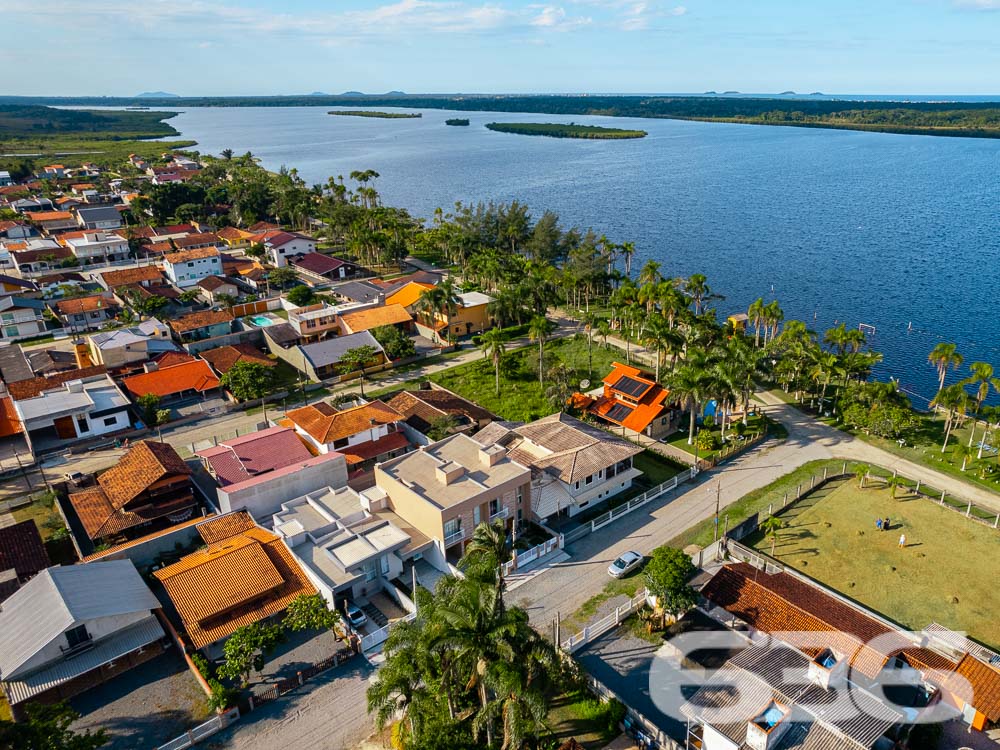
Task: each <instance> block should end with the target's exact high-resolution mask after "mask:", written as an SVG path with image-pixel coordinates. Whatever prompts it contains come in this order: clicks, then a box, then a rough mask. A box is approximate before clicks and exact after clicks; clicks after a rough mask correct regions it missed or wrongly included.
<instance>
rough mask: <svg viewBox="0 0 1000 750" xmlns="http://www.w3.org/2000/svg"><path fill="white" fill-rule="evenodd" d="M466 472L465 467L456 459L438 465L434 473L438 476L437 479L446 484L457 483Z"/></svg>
mask: <svg viewBox="0 0 1000 750" xmlns="http://www.w3.org/2000/svg"><path fill="white" fill-rule="evenodd" d="M464 474H465V467H464V466H462V465H461V464H457V463H455V462H454V461H449V462H448V463H446V464H442V465H441V466H437V467H435V469H434V475H435V476H436V477H437V480H438V481H439V482H440V483H441V484H443V485H445V486H448V485H449V484H453V483H455V482H456V481H458V480H459V479H460V478H461V477H462V476H463V475H464Z"/></svg>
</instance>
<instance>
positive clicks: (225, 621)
mask: <svg viewBox="0 0 1000 750" xmlns="http://www.w3.org/2000/svg"><path fill="white" fill-rule="evenodd" d="M198 531H199V533H201V536H202V539H204V540H205V542H206V544H208V547H206V548H205V549H203V550H200V551H198V552H195V553H193V554H191V555H188V556H187V557H184V558H182V559H181V560H179V561H178V562H176V563H174V564H173V565H169V566H167V567H165V568H162V569H160V570H157V571H156V572H155V573H154V574H153V575H155V576H156V577H157V578H158V579H159V580H160V581H161V582H162V583H163V588H164V589H165V590H166V592H167V596H169V597H170V601H171V602H173V605H174V608H175V609H176V610H177V614H178V615H180V618H181V622H182V623H183V625H184V630H185V631H186V632H187V635H188V638H190V640H191V643H192V645H193V646H194V647H195V648H197V649H205V648H209V647H211V646H213V645H214V644H218V643H219V642H220V641H223V640H224V639H225V638H228V637H229V636H230V635H232V634H233V632H235V631H236V630H237V629H239V628H241V627H243V626H244V625H250V624H251V623H254V622H259V621H260V620H264V619H266V618H268V617H271V616H273V615H277V614H280V613H281V612H283V611H284V610H285V609H286V608H287V607H288V605H289V604H290V603H291V602H292V600H293V599H295V598H296V597H298V596H300V595H302V594H306V595H310V594H315V593H316V589H315V588H314V587H313V585H312V584H311V583H309V579H308V578H306V575H305V573H304V572H303V571H302V568H301V567H299V565H298V563H296V562H295V559H294V558H293V557H292V554H291V552H289V551H288V548H287V547H286V546H285V544H284V542H282V541H281V538H280V537H278V536H276V535H274V534H272V533H271V532H269V531H266V530H265V529H262V528H260V527H259V526H257V525H256V524H255V523H254V522H253V519H252V518H251V517H250V515H249V514H248V513H246V512H242V511H241V512H237V513H230V514H227V515H225V516H219V517H218V518H213V519H211V520H208V521H205V522H204V523H201V524H199V525H198Z"/></svg>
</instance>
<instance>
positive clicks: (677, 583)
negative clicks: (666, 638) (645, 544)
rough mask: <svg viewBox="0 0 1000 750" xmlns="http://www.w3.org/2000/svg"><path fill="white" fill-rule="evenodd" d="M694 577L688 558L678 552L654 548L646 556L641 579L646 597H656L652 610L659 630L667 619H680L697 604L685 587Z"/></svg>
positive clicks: (693, 569)
mask: <svg viewBox="0 0 1000 750" xmlns="http://www.w3.org/2000/svg"><path fill="white" fill-rule="evenodd" d="M694 573H695V567H694V563H692V562H691V558H690V557H688V556H687V555H685V554H684V552H682V551H681V550H679V549H675V548H674V547H657V548H656V549H655V550H653V554H652V555H650V557H649V561H648V562H647V563H646V567H645V570H644V571H643V576H644V577H645V579H646V588H647V589H649V593H650V594H651V595H653V596H654V597H656V606H655V608H654V609H655V613H656V614H657V615H658V616H659V618H660V628H661V629H662V628H663V627H665V624H666V617H667V616H668V615H671V616H673V617H675V618H680V617H681V616H682V615H683V614H684V613H685V612H687V611H688V610H689V609H691V608H692V607H694V605H695V604H697V603H698V594H697V593H696V592H695V590H694V589H693V588H691V586H690V585H689V584H688V581H690V580H691V578H692V576H693V575H694Z"/></svg>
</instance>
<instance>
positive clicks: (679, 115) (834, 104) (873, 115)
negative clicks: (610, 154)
mask: <svg viewBox="0 0 1000 750" xmlns="http://www.w3.org/2000/svg"><path fill="white" fill-rule="evenodd" d="M4 101H8V102H18V103H35V104H37V103H40V102H44V101H47V100H45V99H35V98H29V97H6V98H4ZM59 103H60V104H75V105H84V106H85V105H88V104H91V105H95V104H101V105H129V104H140V105H145V106H149V105H153V106H166V107H180V106H214V107H293V106H294V107H302V106H306V107H308V106H325V107H330V106H360V107H370V106H372V104H373V103H377V104H379V105H380V106H383V107H413V108H418V109H447V110H457V111H464V112H476V111H478V112H531V113H537V114H558V115H603V116H609V117H652V118H670V119H680V120H704V121H708V122H737V123H750V124H759V125H791V126H797V127H821V128H841V129H848V130H872V131H878V132H887V133H911V134H922V135H946V136H970V137H985V138H997V137H1000V106H998V104H997V103H996V102H981V103H968V102H962V103H956V102H879V101H847V100H828V99H818V98H802V99H768V98H751V97H714V96H653V97H651V96H614V95H608V96H503V95H498V96H380V97H357V96H329V97H327V96H283V97H279V96H275V97H252V96H251V97H190V98H188V97H185V98H176V99H175V98H169V99H161V100H156V99H131V98H95V97H75V98H68V99H60V100H59Z"/></svg>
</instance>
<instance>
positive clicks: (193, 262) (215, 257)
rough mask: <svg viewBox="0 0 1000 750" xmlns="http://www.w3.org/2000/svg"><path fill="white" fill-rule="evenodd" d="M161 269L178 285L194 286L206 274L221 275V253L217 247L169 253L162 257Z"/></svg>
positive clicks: (205, 276) (206, 275)
mask: <svg viewBox="0 0 1000 750" xmlns="http://www.w3.org/2000/svg"><path fill="white" fill-rule="evenodd" d="M163 271H164V272H165V273H166V274H167V278H168V279H170V281H172V282H173V283H174V284H176V285H177V286H179V287H189V286H194V285H195V284H197V283H198V282H199V281H201V280H202V279H204V278H207V277H208V276H222V254H221V253H220V252H219V249H218V248H217V247H202V248H198V249H196V250H184V251H182V252H179V253H170V254H169V255H165V256H164V257H163Z"/></svg>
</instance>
